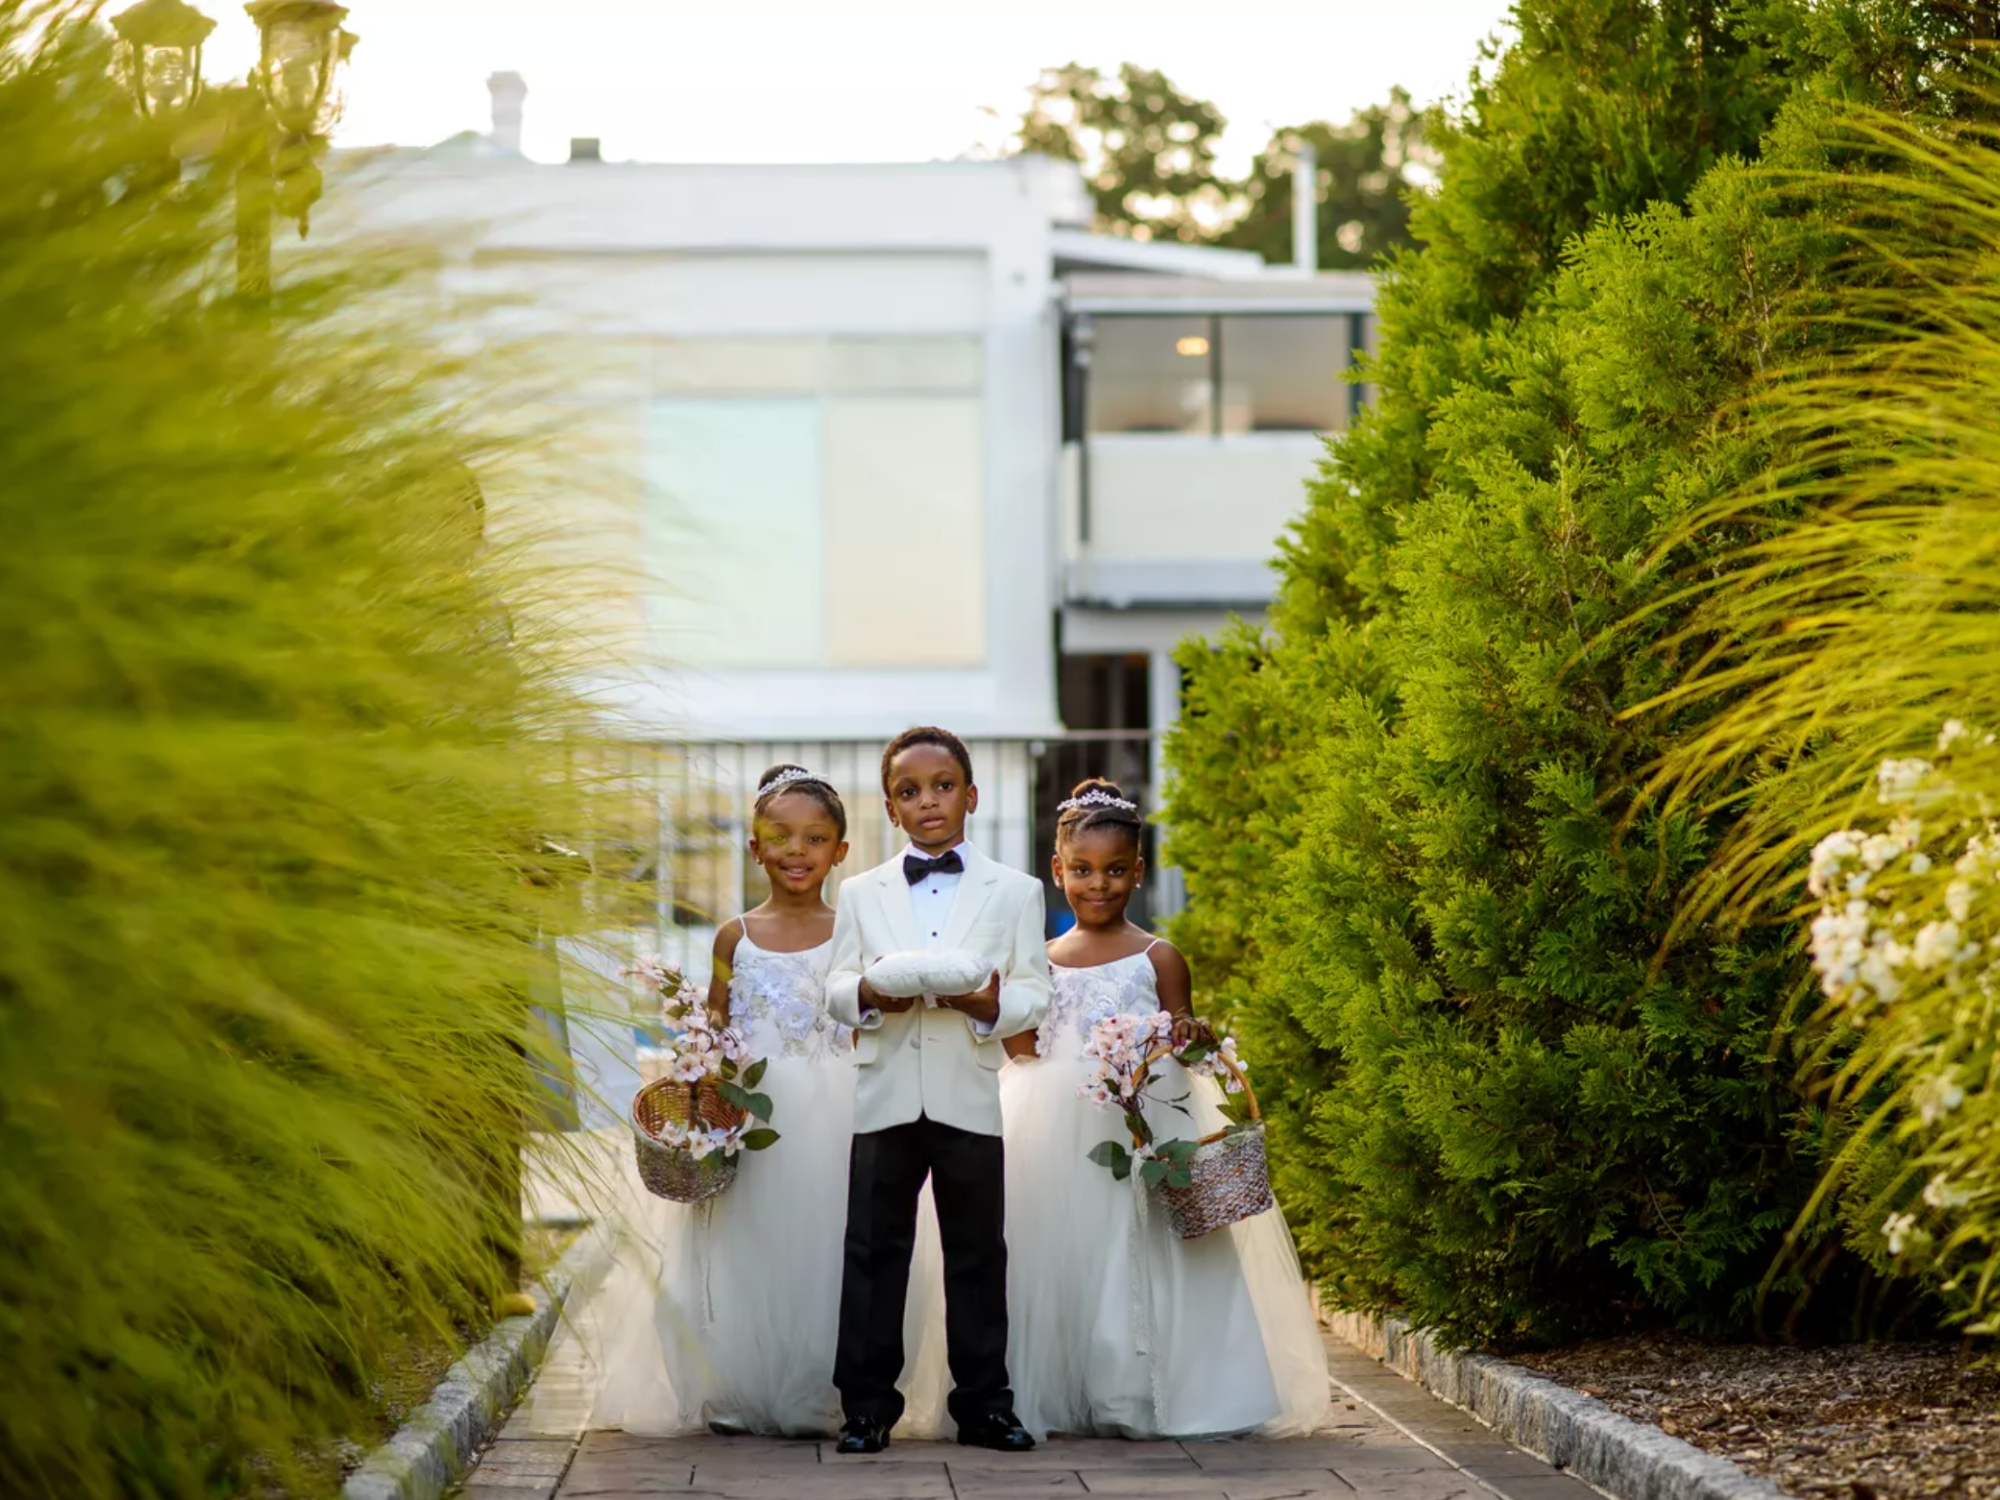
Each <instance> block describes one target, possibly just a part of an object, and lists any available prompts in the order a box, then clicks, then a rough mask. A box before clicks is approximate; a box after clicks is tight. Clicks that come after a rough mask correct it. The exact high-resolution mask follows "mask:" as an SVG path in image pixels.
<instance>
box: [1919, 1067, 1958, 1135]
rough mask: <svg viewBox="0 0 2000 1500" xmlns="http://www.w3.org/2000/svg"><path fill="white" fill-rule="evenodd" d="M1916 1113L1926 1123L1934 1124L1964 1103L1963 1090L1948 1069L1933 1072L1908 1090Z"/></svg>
mask: <svg viewBox="0 0 2000 1500" xmlns="http://www.w3.org/2000/svg"><path fill="white" fill-rule="evenodd" d="M1910 1095H1911V1098H1912V1099H1913V1100H1914V1101H1915V1102H1916V1106H1917V1114H1918V1116H1919V1117H1921V1118H1922V1120H1923V1122H1924V1123H1925V1124H1926V1125H1935V1124H1937V1122H1938V1121H1939V1120H1942V1119H1943V1118H1944V1117H1945V1116H1946V1115H1948V1114H1950V1113H1951V1112H1952V1111H1953V1110H1955V1109H1957V1108H1958V1107H1959V1105H1961V1104H1963V1103H1965V1090H1964V1089H1962V1088H1960V1087H1959V1086H1958V1083H1957V1081H1956V1080H1954V1079H1953V1078H1952V1076H1951V1071H1950V1069H1946V1070H1945V1071H1944V1072H1942V1073H1933V1074H1932V1075H1931V1076H1930V1077H1928V1078H1926V1079H1924V1080H1923V1082H1921V1083H1919V1084H1918V1085H1917V1086H1916V1087H1915V1088H1914V1089H1912V1090H1911V1091H1910Z"/></svg>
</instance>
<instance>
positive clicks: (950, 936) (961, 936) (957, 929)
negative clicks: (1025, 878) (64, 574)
mask: <svg viewBox="0 0 2000 1500" xmlns="http://www.w3.org/2000/svg"><path fill="white" fill-rule="evenodd" d="M959 851H960V854H961V857H962V858H963V859H964V860H965V873H964V874H963V875H961V876H960V877H959V880H958V893H957V894H956V895H955V896H953V897H952V902H951V916H950V917H949V918H948V919H947V920H946V922H945V925H944V946H945V947H947V948H960V947H963V946H964V945H965V934H966V932H967V930H968V929H970V928H971V926H972V924H973V922H975V921H976V920H977V919H978V917H979V913H980V911H981V910H982V909H983V908H984V907H985V905H986V898H987V897H988V896H990V895H992V894H993V887H994V886H995V885H996V884H998V883H999V880H1000V867H999V866H998V865H996V864H994V863H993V861H992V860H990V859H988V858H987V857H986V856H985V855H983V854H981V853H980V852H979V851H978V850H977V849H975V848H973V847H972V846H971V845H970V844H961V845H960V846H959ZM909 900H910V893H909V890H908V888H907V887H905V889H904V891H903V908H904V910H905V911H908V910H909Z"/></svg>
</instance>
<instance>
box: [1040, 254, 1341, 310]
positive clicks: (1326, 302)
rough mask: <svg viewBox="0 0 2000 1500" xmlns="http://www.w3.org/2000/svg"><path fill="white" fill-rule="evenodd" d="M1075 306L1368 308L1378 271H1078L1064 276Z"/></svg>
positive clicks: (1066, 295) (1068, 301) (1277, 268)
mask: <svg viewBox="0 0 2000 1500" xmlns="http://www.w3.org/2000/svg"><path fill="white" fill-rule="evenodd" d="M1063 292H1064V301H1065V302H1066V304H1067V305H1068V307H1069V310H1070V311H1071V312H1078V313H1096V314H1103V315H1106V316H1113V317H1115V316H1118V315H1119V314H1127V315H1132V314H1138V313H1190V312H1211V313H1291V312H1368V311H1371V310H1372V309H1373V308H1374V306H1375V277H1374V276H1373V275H1372V274H1371V273H1370V272H1367V271H1319V272H1316V273H1314V274H1312V275H1305V274H1302V273H1300V272H1297V271H1293V270H1291V269H1290V268H1288V267H1283V266H1265V267H1263V269H1262V272H1261V274H1259V275H1257V276H1255V277H1242V278H1238V277H1226V278H1224V277H1213V276H1147V275H1132V274H1130V273H1121V272H1104V271H1073V272H1071V273H1070V274H1069V275H1068V276H1066V277H1065V278H1064V279H1063Z"/></svg>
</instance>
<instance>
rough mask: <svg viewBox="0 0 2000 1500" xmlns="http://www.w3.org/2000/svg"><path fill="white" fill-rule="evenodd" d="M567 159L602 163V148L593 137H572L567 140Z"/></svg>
mask: <svg viewBox="0 0 2000 1500" xmlns="http://www.w3.org/2000/svg"><path fill="white" fill-rule="evenodd" d="M569 159H570V160H571V161H572V162H579V161H603V160H604V148H603V146H602V144H601V143H600V142H599V141H598V139H597V137H596V136H594V135H573V136H571V137H570V138H569Z"/></svg>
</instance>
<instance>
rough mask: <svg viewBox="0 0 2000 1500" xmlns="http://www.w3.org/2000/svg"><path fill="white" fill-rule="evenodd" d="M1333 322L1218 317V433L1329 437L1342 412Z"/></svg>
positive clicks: (1339, 333) (1339, 338)
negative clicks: (1219, 411) (1219, 378)
mask: <svg viewBox="0 0 2000 1500" xmlns="http://www.w3.org/2000/svg"><path fill="white" fill-rule="evenodd" d="M1343 321H1344V320H1343V319H1341V318H1338V317H1314V318H1301V317H1274V316H1266V317H1243V318H1218V319H1216V322H1217V323H1218V324H1219V325H1220V333H1221V344H1222V417H1221V421H1220V423H1219V424H1218V430H1220V431H1222V432H1331V431H1334V430H1335V429H1336V428H1338V427H1340V426H1341V425H1342V421H1341V418H1342V415H1343V413H1344V412H1345V411H1346V409H1347V386H1346V383H1345V382H1344V381H1343V380H1342V379H1341V374H1342V372H1343V371H1344V370H1345V369H1346V368H1347V338H1346V330H1345V329H1344V328H1343V327H1342V326H1341V325H1342V322H1343Z"/></svg>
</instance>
